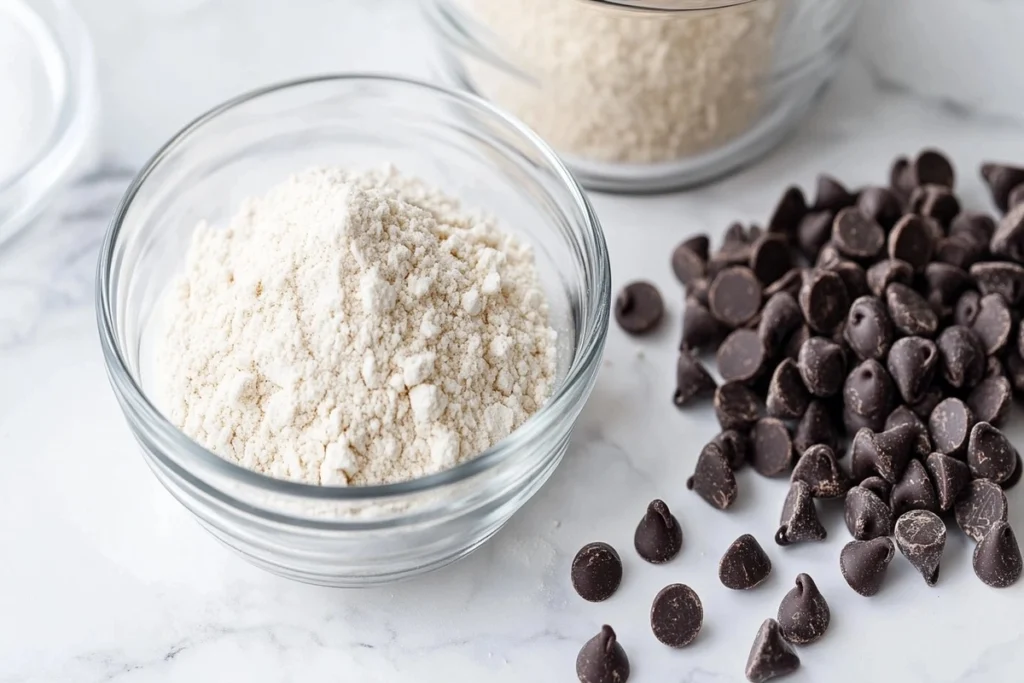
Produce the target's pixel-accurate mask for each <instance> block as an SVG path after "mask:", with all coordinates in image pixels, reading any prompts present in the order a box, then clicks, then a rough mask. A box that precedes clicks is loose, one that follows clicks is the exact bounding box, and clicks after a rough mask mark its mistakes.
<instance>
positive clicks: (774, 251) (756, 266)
mask: <svg viewBox="0 0 1024 683" xmlns="http://www.w3.org/2000/svg"><path fill="white" fill-rule="evenodd" d="M792 266H793V261H792V259H791V258H790V255H789V246H788V245H787V244H786V241H785V240H784V239H783V238H782V237H780V236H778V235H775V234H771V233H769V234H766V235H762V236H761V237H760V238H759V239H758V240H757V241H756V242H754V244H753V245H752V246H751V248H750V269H751V270H752V271H754V275H756V276H757V279H758V280H760V281H761V283H762V284H764V285H770V284H771V283H773V282H775V281H776V280H778V279H779V278H780V277H782V276H783V275H785V274H786V273H787V272H789V269H790V268H791V267H792Z"/></svg>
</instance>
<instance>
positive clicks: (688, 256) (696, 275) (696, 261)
mask: <svg viewBox="0 0 1024 683" xmlns="http://www.w3.org/2000/svg"><path fill="white" fill-rule="evenodd" d="M672 272H673V273H675V275H676V279H677V280H679V281H680V282H681V283H682V284H683V286H684V287H689V286H690V283H691V282H693V281H694V280H698V279H701V278H703V277H704V276H705V275H706V274H707V259H704V258H701V257H700V254H698V253H696V252H695V251H693V249H691V248H690V247H689V246H688V245H687V244H686V243H683V244H680V245H679V246H678V247H676V248H675V251H673V252H672Z"/></svg>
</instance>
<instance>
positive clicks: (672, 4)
mask: <svg viewBox="0 0 1024 683" xmlns="http://www.w3.org/2000/svg"><path fill="white" fill-rule="evenodd" d="M584 1H585V2H593V3H596V4H598V5H609V6H611V7H614V8H618V9H625V10H637V11H650V12H697V11H705V10H716V9H724V8H726V7H735V6H736V5H749V4H750V3H754V2H758V1H759V0H584Z"/></svg>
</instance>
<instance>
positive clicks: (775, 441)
mask: <svg viewBox="0 0 1024 683" xmlns="http://www.w3.org/2000/svg"><path fill="white" fill-rule="evenodd" d="M750 450H751V453H750V464H751V465H752V466H753V467H754V470H756V471H757V473H758V474H760V475H762V476H765V477H777V476H779V475H780V474H783V473H784V472H786V471H787V470H789V468H790V466H791V465H792V463H793V441H792V439H791V437H790V435H789V428H788V427H786V423H785V422H783V421H782V420H779V419H777V418H774V417H766V418H762V419H760V420H758V421H757V424H755V425H754V430H753V432H752V433H751V435H750Z"/></svg>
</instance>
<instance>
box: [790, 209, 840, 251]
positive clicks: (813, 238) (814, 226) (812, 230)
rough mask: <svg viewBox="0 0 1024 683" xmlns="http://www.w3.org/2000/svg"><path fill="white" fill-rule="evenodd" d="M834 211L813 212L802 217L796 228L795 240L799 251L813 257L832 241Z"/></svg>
mask: <svg viewBox="0 0 1024 683" xmlns="http://www.w3.org/2000/svg"><path fill="white" fill-rule="evenodd" d="M834 220H835V212H834V211H815V212H814V213H809V214H807V215H806V216H804V217H803V219H802V220H801V221H800V225H799V226H798V227H797V233H796V240H797V244H799V245H800V249H801V250H802V251H803V252H804V254H806V255H807V256H809V257H813V256H814V255H816V254H817V253H818V252H820V251H821V248H822V247H824V246H825V245H826V244H828V241H829V240H830V239H832V223H833V221H834Z"/></svg>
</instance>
